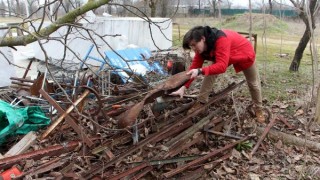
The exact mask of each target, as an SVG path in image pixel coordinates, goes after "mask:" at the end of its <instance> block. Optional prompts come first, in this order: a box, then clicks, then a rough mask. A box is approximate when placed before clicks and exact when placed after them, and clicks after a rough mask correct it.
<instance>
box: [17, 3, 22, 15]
mask: <svg viewBox="0 0 320 180" xmlns="http://www.w3.org/2000/svg"><path fill="white" fill-rule="evenodd" d="M16 3H17V7H16V13H17V15H18V16H21V14H22V13H21V7H20V2H19V0H16Z"/></svg>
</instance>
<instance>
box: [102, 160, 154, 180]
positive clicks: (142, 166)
mask: <svg viewBox="0 0 320 180" xmlns="http://www.w3.org/2000/svg"><path fill="white" fill-rule="evenodd" d="M147 166H150V165H149V163H148V162H145V163H142V164H140V165H138V166H136V167H134V168H131V169H129V170H127V171H125V172H122V173H120V174H118V175H115V176H113V177H110V178H108V179H109V180H117V179H121V178H123V177H126V176H129V175H130V174H132V173H135V172H137V171H139V170H141V169H143V168H145V167H147Z"/></svg>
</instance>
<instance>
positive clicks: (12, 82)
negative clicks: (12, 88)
mask: <svg viewBox="0 0 320 180" xmlns="http://www.w3.org/2000/svg"><path fill="white" fill-rule="evenodd" d="M11 84H16V85H19V86H26V87H29V88H30V87H31V86H32V84H26V83H22V82H16V81H11Z"/></svg>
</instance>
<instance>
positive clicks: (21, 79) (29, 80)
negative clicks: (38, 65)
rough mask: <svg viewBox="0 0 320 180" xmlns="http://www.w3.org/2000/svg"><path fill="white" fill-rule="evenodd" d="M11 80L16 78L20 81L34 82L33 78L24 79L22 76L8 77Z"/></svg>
mask: <svg viewBox="0 0 320 180" xmlns="http://www.w3.org/2000/svg"><path fill="white" fill-rule="evenodd" d="M10 79H11V80H17V81H21V82H29V83H34V81H35V80H31V79H24V78H17V77H10Z"/></svg>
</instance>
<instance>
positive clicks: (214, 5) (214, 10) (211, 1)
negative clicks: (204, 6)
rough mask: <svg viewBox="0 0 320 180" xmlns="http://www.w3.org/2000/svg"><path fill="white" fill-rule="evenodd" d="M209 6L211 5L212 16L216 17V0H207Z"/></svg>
mask: <svg viewBox="0 0 320 180" xmlns="http://www.w3.org/2000/svg"><path fill="white" fill-rule="evenodd" d="M208 2H209V4H210V6H211V7H212V14H213V17H216V16H217V14H218V13H217V12H216V11H217V9H218V8H217V6H218V0H209V1H208Z"/></svg>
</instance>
